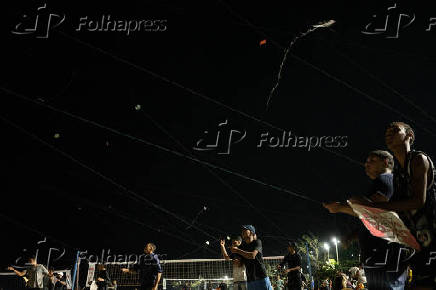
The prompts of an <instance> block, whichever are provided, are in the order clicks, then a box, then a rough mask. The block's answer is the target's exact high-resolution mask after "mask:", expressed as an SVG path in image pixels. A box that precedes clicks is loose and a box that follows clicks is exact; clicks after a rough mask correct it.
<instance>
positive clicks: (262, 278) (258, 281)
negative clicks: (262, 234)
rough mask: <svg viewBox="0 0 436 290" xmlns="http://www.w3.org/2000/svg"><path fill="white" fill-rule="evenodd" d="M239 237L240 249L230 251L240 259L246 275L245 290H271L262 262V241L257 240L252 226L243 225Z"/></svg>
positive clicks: (233, 248) (234, 248)
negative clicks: (240, 240) (240, 237)
mask: <svg viewBox="0 0 436 290" xmlns="http://www.w3.org/2000/svg"><path fill="white" fill-rule="evenodd" d="M241 236H242V239H243V240H244V243H243V244H242V245H241V246H240V247H234V246H233V247H232V248H231V251H232V253H234V254H239V255H240V256H241V257H242V262H243V263H244V265H245V268H246V273H247V289H248V290H261V289H262V290H272V287H271V282H270V280H269V277H268V276H267V274H266V269H265V265H264V262H263V256H262V241H261V240H259V239H257V236H256V230H255V228H254V226H252V225H243V226H242V234H241Z"/></svg>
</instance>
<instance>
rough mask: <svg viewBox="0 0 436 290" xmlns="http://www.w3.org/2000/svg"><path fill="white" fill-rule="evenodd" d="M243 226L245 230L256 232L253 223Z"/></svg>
mask: <svg viewBox="0 0 436 290" xmlns="http://www.w3.org/2000/svg"><path fill="white" fill-rule="evenodd" d="M242 228H243V229H244V230H249V231H250V232H252V233H253V234H256V229H255V228H254V227H253V226H252V225H243V226H242Z"/></svg>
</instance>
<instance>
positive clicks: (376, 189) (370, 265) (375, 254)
mask: <svg viewBox="0 0 436 290" xmlns="http://www.w3.org/2000/svg"><path fill="white" fill-rule="evenodd" d="M374 194H380V195H383V196H384V197H386V199H387V200H390V199H391V198H393V194H394V186H393V175H392V173H383V174H380V175H379V176H377V178H376V179H374V180H373V181H372V183H371V186H370V189H369V191H368V193H367V194H366V197H367V198H369V199H370V198H371V196H372V195H374ZM359 244H360V249H361V260H362V262H363V263H364V265H365V270H369V269H384V270H390V271H392V270H395V269H396V268H397V266H399V269H400V271H398V273H402V270H404V269H403V268H404V267H405V265H397V263H398V261H399V259H398V255H399V254H400V248H401V245H399V244H398V243H388V241H386V240H384V239H381V238H377V237H374V236H373V235H371V234H370V232H369V231H368V229H367V228H365V226H363V224H361V225H360V230H359Z"/></svg>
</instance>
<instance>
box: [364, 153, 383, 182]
mask: <svg viewBox="0 0 436 290" xmlns="http://www.w3.org/2000/svg"><path fill="white" fill-rule="evenodd" d="M385 169H386V164H385V161H384V160H382V159H380V158H379V157H377V156H373V155H370V156H368V158H366V161H365V173H366V175H368V177H369V178H371V179H375V178H376V177H377V176H379V175H380V174H381V173H382V172H384V171H385Z"/></svg>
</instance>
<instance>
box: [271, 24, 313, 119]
mask: <svg viewBox="0 0 436 290" xmlns="http://www.w3.org/2000/svg"><path fill="white" fill-rule="evenodd" d="M318 28H319V26H313V27H312V28H309V29H308V30H307V31H306V32H303V33H300V35H297V36H295V37H294V39H292V41H291V42H290V43H289V46H288V47H287V48H286V49H285V51H284V54H283V58H282V62H281V63H280V68H279V72H278V74H277V80H276V83H275V84H274V85H273V87H272V89H271V91H270V93H269V95H268V99H267V101H266V111H267V110H268V108H269V104H270V102H271V99H272V97H273V95H274V92H275V91H276V89H277V88H278V86H279V84H280V80H281V79H282V72H283V68H284V66H285V63H286V59H287V57H288V53H289V51H290V50H291V49H292V47H293V46H294V44H295V43H296V42H297V41H298V40H299V39H301V38H303V37H305V36H306V35H308V34H310V33H312V32H313V31H315V30H316V29H318Z"/></svg>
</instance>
